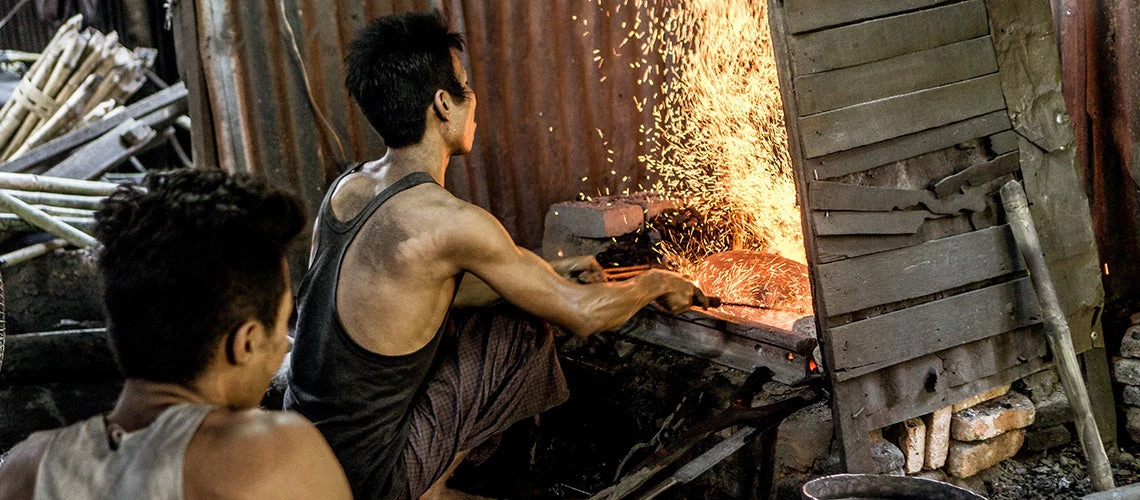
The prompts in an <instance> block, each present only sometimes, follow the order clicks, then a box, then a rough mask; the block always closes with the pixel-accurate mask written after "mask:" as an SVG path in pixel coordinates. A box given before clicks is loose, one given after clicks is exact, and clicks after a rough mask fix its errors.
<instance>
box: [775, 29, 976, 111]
mask: <svg viewBox="0 0 1140 500" xmlns="http://www.w3.org/2000/svg"><path fill="white" fill-rule="evenodd" d="M835 10H843V9H835ZM996 72H997V58H996V56H994V46H993V41H992V40H991V39H990V37H989V36H984V37H981V38H975V39H973V40H966V41H964V42H957V43H952V44H950V45H943V46H941V47H935V48H932V49H927V50H923V51H919V52H914V53H910V54H905V55H901V56H898V57H893V58H890V59H885V60H882V61H876V62H872V63H867V64H861V65H859V66H852V67H848V68H843V69H837V70H833V71H825V72H822V73H815V74H812V75H806V76H802V77H800V78H796V83H795V85H796V99H798V102H799V105H800V113H802V114H803V115H805V116H806V115H811V114H815V113H820V112H823V111H830V110H833V109H839V108H845V107H847V106H853V105H855V104H860V103H864V102H870V101H874V100H878V99H883V98H887V97H891V96H895V95H901V94H909V93H911V92H917V91H919V90H923V89H929V88H934V87H938V86H941V85H946V84H949V83H954V82H960V81H963V80H969V79H971V78H977V77H979V76H982V75H988V74H990V73H996Z"/></svg>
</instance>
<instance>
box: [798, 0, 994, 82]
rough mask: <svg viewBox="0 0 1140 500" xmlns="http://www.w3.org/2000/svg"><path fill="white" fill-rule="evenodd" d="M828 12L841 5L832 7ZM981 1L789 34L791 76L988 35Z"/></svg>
mask: <svg viewBox="0 0 1140 500" xmlns="http://www.w3.org/2000/svg"><path fill="white" fill-rule="evenodd" d="M828 8H829V9H833V10H842V9H844V8H845V6H842V5H837V4H832V6H831V7H828ZM989 32H990V27H989V21H988V19H987V17H986V7H985V5H984V4H983V3H982V1H981V0H970V1H967V2H962V3H956V4H952V5H946V6H942V7H935V8H933V9H926V10H921V11H918V12H911V13H906V14H900V15H897V16H891V17H885V18H881V19H876V20H873V21H867V22H863V23H857V24H852V25H848V26H842V27H838V28H833V29H829V30H823V31H816V32H813V33H807V34H803V35H793V36H792V37H791V40H790V42H789V45H790V46H791V54H792V65H793V71H794V72H795V74H796V75H797V76H803V75H810V74H812V73H819V72H821V71H828V70H832V69H839V68H845V67H848V66H855V65H859V64H864V63H869V62H873V61H881V60H883V59H889V58H891V57H895V56H901V55H903V54H908V53H911V52H916V51H920V50H926V49H930V48H934V47H938V46H940V45H947V44H951V43H955V42H961V41H963V40H969V39H971V38H978V37H981V36H985V35H987V34H989Z"/></svg>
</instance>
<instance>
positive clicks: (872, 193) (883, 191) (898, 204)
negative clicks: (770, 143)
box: [808, 179, 988, 215]
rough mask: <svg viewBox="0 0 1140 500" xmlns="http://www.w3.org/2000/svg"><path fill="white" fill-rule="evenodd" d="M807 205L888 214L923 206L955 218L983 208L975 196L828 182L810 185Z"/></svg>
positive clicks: (824, 208)
mask: <svg viewBox="0 0 1140 500" xmlns="http://www.w3.org/2000/svg"><path fill="white" fill-rule="evenodd" d="M987 180H988V179H987ZM808 204H809V205H810V206H811V208H812V210H851V211H856V212H890V211H892V210H906V209H908V208H915V207H918V206H922V207H925V208H926V209H927V210H929V211H931V212H933V213H936V214H941V215H954V214H957V213H959V212H963V211H966V212H979V211H982V210H985V208H986V202H985V200H984V199H982V196H981V195H979V194H977V193H974V194H960V195H959V196H955V197H953V198H943V199H939V198H936V197H935V196H934V193H932V192H930V191H928V190H918V189H896V188H886V187H872V186H860V185H857V184H845V183H841V182H828V181H815V182H812V183H811V186H810V187H809V191H808Z"/></svg>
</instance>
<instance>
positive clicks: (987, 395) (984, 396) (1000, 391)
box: [954, 384, 1010, 411]
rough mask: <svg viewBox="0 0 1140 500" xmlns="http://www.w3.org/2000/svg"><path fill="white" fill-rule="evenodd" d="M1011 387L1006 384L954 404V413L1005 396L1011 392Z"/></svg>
mask: <svg viewBox="0 0 1140 500" xmlns="http://www.w3.org/2000/svg"><path fill="white" fill-rule="evenodd" d="M1009 387H1010V386H1009V384H1006V385H1003V386H1001V387H995V388H993V389H990V390H988V391H986V392H983V393H981V394H978V395H976V396H972V397H969V398H966V399H963V400H962V401H959V402H957V403H954V411H959V410H963V409H966V408H969V407H971V406H974V405H976V404H978V403H981V402H983V401H988V400H991V399H993V398H996V397H998V396H1002V395H1005V393H1007V392H1009Z"/></svg>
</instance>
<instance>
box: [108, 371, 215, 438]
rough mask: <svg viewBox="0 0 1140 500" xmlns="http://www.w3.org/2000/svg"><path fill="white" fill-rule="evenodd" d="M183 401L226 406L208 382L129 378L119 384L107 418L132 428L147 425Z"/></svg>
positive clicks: (129, 428) (124, 426)
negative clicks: (116, 396) (116, 399)
mask: <svg viewBox="0 0 1140 500" xmlns="http://www.w3.org/2000/svg"><path fill="white" fill-rule="evenodd" d="M215 393H216V394H215ZM183 403H192V404H212V405H217V406H227V404H226V397H225V396H224V394H221V393H219V392H218V391H216V390H212V389H211V388H210V387H209V385H208V384H198V383H192V384H190V386H186V385H181V384H175V383H169V382H154V381H150V380H142V379H134V378H131V379H127V380H126V383H124V384H123V392H121V393H120V394H119V401H118V402H117V403H115V408H114V409H112V410H111V413H109V414H107V420H108V421H110V422H114V423H116V424H118V425H119V426H121V427H123V429H125V430H127V431H133V430H136V429H141V428H143V427H146V426H148V425H150V423H151V422H153V421H154V420H155V419H156V418H158V416H159V415H160V414H161V413H162V412H163V411H165V410H166V409H167V408H169V407H171V406H174V405H176V404H183Z"/></svg>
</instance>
